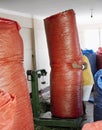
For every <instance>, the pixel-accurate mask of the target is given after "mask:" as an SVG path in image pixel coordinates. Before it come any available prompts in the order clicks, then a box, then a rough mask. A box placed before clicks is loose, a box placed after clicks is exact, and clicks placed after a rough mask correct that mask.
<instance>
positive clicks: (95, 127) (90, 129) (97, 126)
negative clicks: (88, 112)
mask: <svg viewBox="0 0 102 130" xmlns="http://www.w3.org/2000/svg"><path fill="white" fill-rule="evenodd" d="M82 130H102V121H96V122H91V123H86V124H85V125H84V126H83V128H82Z"/></svg>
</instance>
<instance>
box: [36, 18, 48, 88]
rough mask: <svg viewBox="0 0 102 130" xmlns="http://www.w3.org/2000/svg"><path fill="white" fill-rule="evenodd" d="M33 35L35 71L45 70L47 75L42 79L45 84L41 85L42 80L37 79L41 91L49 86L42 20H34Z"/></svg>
mask: <svg viewBox="0 0 102 130" xmlns="http://www.w3.org/2000/svg"><path fill="white" fill-rule="evenodd" d="M34 35H35V49H36V69H37V70H39V69H45V70H46V71H47V75H46V76H45V77H44V78H45V81H46V84H41V81H42V80H43V79H42V78H40V79H39V89H42V88H44V87H46V86H49V84H50V63H49V55H48V48H47V42H46V36H45V29H44V23H43V20H40V19H37V18H34Z"/></svg>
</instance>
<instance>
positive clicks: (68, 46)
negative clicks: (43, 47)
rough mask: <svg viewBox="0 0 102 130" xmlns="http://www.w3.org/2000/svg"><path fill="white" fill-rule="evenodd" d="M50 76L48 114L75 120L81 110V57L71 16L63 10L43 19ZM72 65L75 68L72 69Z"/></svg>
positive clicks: (73, 17)
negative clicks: (49, 109) (49, 110)
mask: <svg viewBox="0 0 102 130" xmlns="http://www.w3.org/2000/svg"><path fill="white" fill-rule="evenodd" d="M44 24H45V31H46V37H47V43H48V50H49V57H50V65H51V74H50V85H51V112H52V115H53V116H55V117H60V118H76V117H79V116H81V115H82V114H83V109H82V70H81V69H80V68H81V67H80V66H81V65H82V54H81V49H80V45H79V39H78V33H77V27H76V20H75V13H74V11H73V10H68V11H64V12H61V13H58V14H55V15H53V16H50V17H47V18H45V19H44ZM73 64H75V65H76V66H77V67H73Z"/></svg>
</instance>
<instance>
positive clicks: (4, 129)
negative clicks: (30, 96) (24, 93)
mask: <svg viewBox="0 0 102 130" xmlns="http://www.w3.org/2000/svg"><path fill="white" fill-rule="evenodd" d="M15 108H16V97H15V96H13V95H11V94H9V93H7V92H4V91H2V90H0V130H12V129H13V123H14V120H15Z"/></svg>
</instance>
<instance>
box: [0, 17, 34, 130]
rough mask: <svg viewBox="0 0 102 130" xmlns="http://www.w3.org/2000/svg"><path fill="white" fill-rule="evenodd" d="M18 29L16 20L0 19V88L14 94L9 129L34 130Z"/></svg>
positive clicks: (21, 42)
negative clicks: (11, 121)
mask: <svg viewBox="0 0 102 130" xmlns="http://www.w3.org/2000/svg"><path fill="white" fill-rule="evenodd" d="M19 29H20V26H19V25H18V24H17V22H15V21H12V20H7V19H2V18H1V19H0V89H3V90H5V91H6V92H8V93H11V94H13V95H15V96H16V110H15V119H14V123H13V127H12V129H11V130H34V125H33V116H32V115H33V114H32V108H31V102H30V98H29V92H28V86H27V80H26V76H25V72H24V67H23V41H22V38H21V36H20V34H19Z"/></svg>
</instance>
